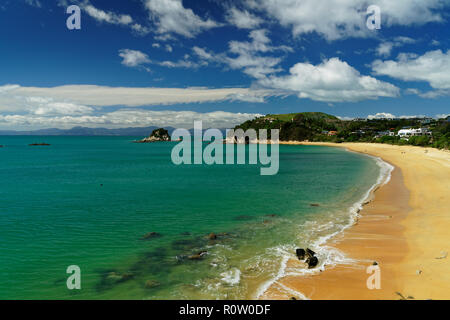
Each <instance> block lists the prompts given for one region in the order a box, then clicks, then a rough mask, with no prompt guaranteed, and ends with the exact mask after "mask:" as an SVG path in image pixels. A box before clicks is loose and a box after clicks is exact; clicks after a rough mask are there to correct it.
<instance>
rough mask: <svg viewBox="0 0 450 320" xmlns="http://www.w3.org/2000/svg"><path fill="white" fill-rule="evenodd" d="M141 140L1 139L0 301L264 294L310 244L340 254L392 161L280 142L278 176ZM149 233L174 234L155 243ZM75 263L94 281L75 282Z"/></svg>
mask: <svg viewBox="0 0 450 320" xmlns="http://www.w3.org/2000/svg"><path fill="white" fill-rule="evenodd" d="M135 139H136V138H135V137H0V145H3V146H4V147H3V148H0V299H224V298H227V299H243V298H255V297H257V295H258V294H259V293H261V290H263V288H264V286H267V285H268V284H269V283H270V282H271V281H273V279H276V277H279V276H280V275H282V274H283V272H284V270H283V263H284V262H285V261H286V259H287V257H289V256H293V255H294V254H295V248H297V247H306V246H309V247H312V248H314V249H316V250H317V252H318V253H319V260H320V261H321V267H323V264H325V263H333V259H337V258H336V256H335V257H334V258H333V257H331V256H330V255H329V253H328V252H327V250H326V249H325V248H323V250H322V249H321V247H320V244H321V243H322V242H323V241H324V239H326V238H327V237H329V236H330V235H332V234H334V233H336V232H339V231H340V230H342V229H343V228H344V227H346V226H348V225H349V224H351V222H352V219H353V218H354V215H355V208H357V207H358V206H359V202H361V200H362V199H363V198H364V197H365V195H366V194H367V191H368V190H369V189H370V188H371V187H372V186H373V185H374V183H375V182H376V181H377V179H378V177H379V176H380V170H381V168H380V165H379V164H377V161H376V160H375V159H373V158H370V157H368V156H364V155H360V154H356V153H351V152H347V151H345V150H341V149H338V148H327V147H316V146H280V171H279V173H278V175H275V176H261V175H260V170H259V169H260V167H259V166H255V165H213V166H207V165H190V166H187V165H184V166H183V165H182V166H176V165H174V164H172V162H171V158H170V154H171V150H172V148H173V146H174V145H175V143H154V144H134V143H131V141H133V140H135ZM35 142H46V143H49V144H51V146H48V147H30V146H28V145H29V144H30V143H35ZM311 204H318V205H319V206H311ZM149 232H157V233H159V234H160V236H159V237H154V238H151V239H149V240H141V238H142V237H143V235H145V234H147V233H149ZM212 232H214V233H215V234H218V235H219V237H218V238H217V239H216V240H210V239H208V235H209V234H210V233H212ZM201 251H207V252H208V253H207V254H206V255H204V256H203V257H202V259H199V260H190V259H188V258H187V257H188V256H191V255H194V254H196V253H199V252H201ZM70 265H78V266H79V267H80V268H81V285H82V289H81V290H73V291H70V290H68V289H67V287H66V280H67V277H68V276H69V275H68V274H66V269H67V267H68V266H70ZM300 271H301V270H300ZM305 272H306V271H305Z"/></svg>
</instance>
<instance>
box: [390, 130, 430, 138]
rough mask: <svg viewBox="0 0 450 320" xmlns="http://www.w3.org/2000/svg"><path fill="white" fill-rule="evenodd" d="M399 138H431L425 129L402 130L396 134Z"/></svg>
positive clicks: (428, 131)
mask: <svg viewBox="0 0 450 320" xmlns="http://www.w3.org/2000/svg"><path fill="white" fill-rule="evenodd" d="M397 135H398V136H399V137H400V138H409V137H413V136H431V135H432V133H431V131H430V130H428V129H426V128H419V129H402V130H400V131H399V132H398V134H397Z"/></svg>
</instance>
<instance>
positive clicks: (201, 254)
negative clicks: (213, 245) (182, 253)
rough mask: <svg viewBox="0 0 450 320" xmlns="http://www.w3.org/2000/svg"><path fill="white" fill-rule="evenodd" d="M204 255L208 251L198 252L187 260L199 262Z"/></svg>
mask: <svg viewBox="0 0 450 320" xmlns="http://www.w3.org/2000/svg"><path fill="white" fill-rule="evenodd" d="M206 254H208V251H200V252H199V253H197V254H194V255H192V256H189V257H188V259H189V260H200V259H202V258H203V257H204V256H205V255H206Z"/></svg>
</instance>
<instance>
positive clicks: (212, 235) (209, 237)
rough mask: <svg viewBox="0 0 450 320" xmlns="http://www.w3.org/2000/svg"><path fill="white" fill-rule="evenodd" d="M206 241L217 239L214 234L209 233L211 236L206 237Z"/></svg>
mask: <svg viewBox="0 0 450 320" xmlns="http://www.w3.org/2000/svg"><path fill="white" fill-rule="evenodd" d="M208 239H209V240H216V239H217V235H216V234H215V233H211V234H210V235H209V236H208Z"/></svg>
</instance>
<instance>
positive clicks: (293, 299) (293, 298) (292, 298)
mask: <svg viewBox="0 0 450 320" xmlns="http://www.w3.org/2000/svg"><path fill="white" fill-rule="evenodd" d="M289 300H292V301H295V300H297V298H296V297H291V298H290V299H289Z"/></svg>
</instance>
